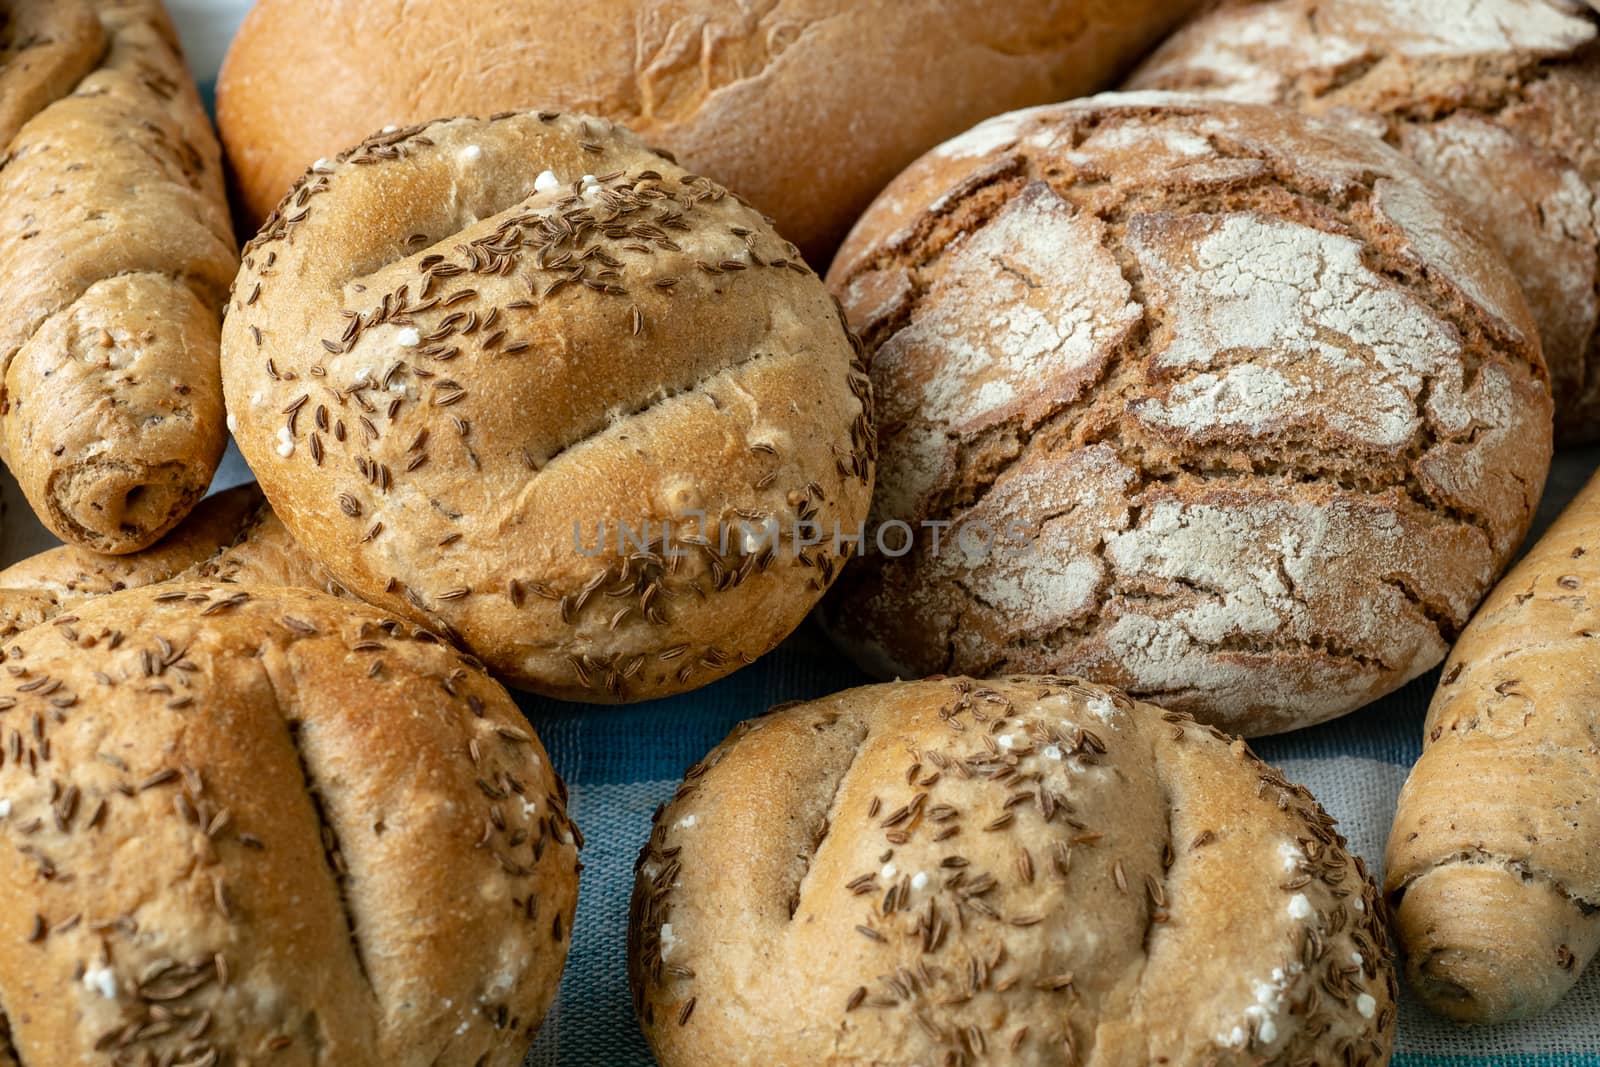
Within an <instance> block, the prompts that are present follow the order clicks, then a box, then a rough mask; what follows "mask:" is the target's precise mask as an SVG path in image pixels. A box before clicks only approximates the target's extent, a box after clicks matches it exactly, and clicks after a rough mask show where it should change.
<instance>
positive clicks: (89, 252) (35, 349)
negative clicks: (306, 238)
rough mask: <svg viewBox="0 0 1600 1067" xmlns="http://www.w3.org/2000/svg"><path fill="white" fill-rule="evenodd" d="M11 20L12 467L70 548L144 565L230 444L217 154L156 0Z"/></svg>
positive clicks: (3, 295) (42, 2) (1, 207)
mask: <svg viewBox="0 0 1600 1067" xmlns="http://www.w3.org/2000/svg"><path fill="white" fill-rule="evenodd" d="M12 8H13V14H12V15H11V18H10V20H9V21H8V22H7V23H6V24H5V25H4V27H3V29H0V32H3V33H4V35H5V36H4V38H3V40H4V42H5V52H6V54H5V55H4V59H5V60H6V62H5V65H4V73H3V74H0V99H3V101H4V103H3V104H0V134H4V135H5V136H6V141H5V145H4V148H5V154H4V157H3V158H4V160H5V166H4V170H3V171H0V370H3V373H4V381H3V386H0V389H3V392H0V458H4V460H5V462H6V463H7V464H8V465H9V466H10V467H11V470H12V473H13V474H15V475H16V478H17V482H18V484H19V485H20V486H21V487H22V491H23V493H24V494H25V495H26V496H27V498H28V502H29V504H31V505H32V507H33V510H34V511H35V512H37V513H38V515H39V518H40V520H41V521H43V522H44V524H45V525H46V526H47V527H49V528H50V530H51V531H52V532H53V533H55V534H56V536H58V537H60V538H61V539H62V540H63V541H67V542H69V543H72V544H76V545H80V546H82V547H84V548H89V549H93V550H95V551H98V552H105V553H113V554H122V553H127V552H133V551H137V550H139V549H142V548H145V547H147V546H149V545H151V544H153V543H154V542H155V541H156V540H158V539H159V538H160V537H161V536H162V535H163V534H165V533H166V532H167V531H168V530H170V529H172V528H173V527H174V526H175V525H177V523H178V522H179V521H180V520H181V519H182V518H183V517H184V515H186V514H187V513H188V512H189V510H190V509H191V508H192V507H193V506H194V504H195V503H196V502H198V501H199V500H200V498H201V497H202V496H203V495H204V494H205V491H206V488H207V487H208V486H209V485H210V483H211V476H212V474H213V473H214V472H215V470H216V466H217V462H218V461H219V460H220V458H221V456H222V448H223V445H224V444H225V442H226V438H227V434H226V430H225V428H224V426H223V409H222V387H221V378H220V371H219V368H218V362H217V347H218V337H219V333H220V325H219V320H220V309H221V307H222V304H223V301H224V300H225V299H226V294H227V289H228V285H229V283H230V282H231V280H232V277H233V273H234V271H235V269H236V268H237V266H238V257H237V255H236V253H235V248H234V243H233V236H232V230H231V224H230V220H229V217H228V208H227V201H226V197H225V194H224V190H223V181H222V171H221V161H220V151H219V149H218V147H217V142H216V138H215V136H214V134H213V133H212V131H211V128H210V125H209V124H208V122H207V120H206V116H205V112H204V110H203V109H202V107H201V104H200V100H199V97H198V95H197V94H196V92H195V90H194V88H193V85H192V83H191V81H190V79H189V75H188V73H187V71H186V70H185V68H184V64H183V59H182V57H181V55H180V53H179V51H178V46H177V42H176V37H175V35H174V33H173V31H172V26H171V23H170V22H169V21H168V20H167V16H166V13H165V12H164V11H163V10H162V8H161V5H160V3H159V2H157V0H95V2H94V3H90V2H88V0H31V2H25V3H21V4H17V5H12Z"/></svg>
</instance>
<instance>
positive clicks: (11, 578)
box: [0, 483, 342, 638]
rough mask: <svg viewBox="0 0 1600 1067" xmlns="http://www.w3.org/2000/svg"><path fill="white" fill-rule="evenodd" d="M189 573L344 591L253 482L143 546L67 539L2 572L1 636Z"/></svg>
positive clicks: (207, 501) (221, 495)
mask: <svg viewBox="0 0 1600 1067" xmlns="http://www.w3.org/2000/svg"><path fill="white" fill-rule="evenodd" d="M184 578H190V579H204V580H208V581H214V582H230V583H244V584H248V585H283V586H290V587H293V588H298V589H326V590H327V591H328V592H330V593H340V592H342V590H340V589H339V588H338V586H337V584H336V583H333V582H332V580H331V579H329V578H328V577H327V575H325V574H323V573H322V570H321V568H320V567H318V566H316V565H315V564H314V563H312V562H311V560H310V558H309V557H308V556H306V554H305V553H304V552H302V551H301V550H300V546H299V545H297V544H295V541H294V538H292V537H290V536H289V531H288V530H287V529H285V527H284V525H283V523H282V522H280V521H279V520H278V517H277V516H276V515H275V514H273V512H272V508H271V507H269V506H268V505H267V501H266V498H265V497H263V496H262V495H261V490H260V489H258V488H257V487H256V486H255V485H254V484H253V483H252V484H249V485H241V486H238V487H236V488H233V489H226V490H224V491H222V492H220V493H217V494H216V495H215V496H211V497H208V498H206V499H205V500H204V501H202V502H201V503H200V505H199V506H198V507H197V508H195V509H194V511H193V512H191V513H190V514H189V517H188V518H186V519H184V520H183V522H181V523H179V524H178V528H177V529H175V530H173V531H172V532H171V533H170V534H168V535H167V536H166V537H164V538H162V539H161V540H160V541H158V542H156V543H155V544H154V545H152V546H151V547H149V548H147V549H144V550H143V551H141V552H132V553H129V554H128V555H126V556H106V555H102V554H100V553H98V552H91V551H89V550H88V549H86V548H78V547H77V546H75V545H62V546H60V547H58V548H52V549H49V550H47V551H44V552H40V553H38V554H37V555H34V556H30V557H28V558H27V559H24V560H21V561H19V562H17V563H13V564H12V565H11V566H9V567H7V568H5V569H4V570H0V638H4V637H10V636H11V635H12V634H16V633H20V632H21V631H23V630H27V629H30V628H32V627H34V626H37V625H39V624H40V623H42V622H46V621H48V620H50V619H53V618H55V617H56V616H57V615H60V614H61V613H62V612H65V611H69V610H71V609H72V608H73V607H74V606H75V605H77V604H79V603H82V602H83V601H85V600H89V599H92V598H94V597H102V596H107V595H109V594H111V593H116V592H120V591H122V590H124V589H139V588H143V587H144V586H147V585H155V584H156V583H158V582H166V581H173V580H181V579H184Z"/></svg>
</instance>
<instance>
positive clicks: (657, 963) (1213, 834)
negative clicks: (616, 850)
mask: <svg viewBox="0 0 1600 1067" xmlns="http://www.w3.org/2000/svg"><path fill="white" fill-rule="evenodd" d="M629 937H630V942H629V952H628V958H629V966H630V970H631V975H632V979H633V987H634V997H635V1005H636V1007H637V1009H638V1013H639V1016H640V1021H641V1022H642V1024H643V1026H644V1031H645V1035H646V1036H647V1038H648V1039H649V1041H650V1045H651V1048H652V1049H653V1050H654V1052H655V1054H656V1057H657V1060H658V1061H659V1062H660V1064H661V1065H662V1067H706V1065H709V1064H716V1065H718V1067H803V1065H804V1067H809V1065H811V1064H827V1065H832V1067H847V1065H848V1067H865V1065H868V1064H870V1065H872V1067H913V1065H918V1064H920V1065H923V1067H927V1065H964V1067H976V1065H979V1064H1001V1063H1003V1064H1008V1065H1016V1067H1061V1065H1063V1064H1068V1065H1080V1064H1094V1065H1096V1067H1151V1065H1153V1064H1166V1065H1169V1067H1247V1065H1248V1067H1267V1065H1271V1067H1298V1065H1302V1064H1317V1065H1319V1067H1320V1065H1328V1067H1332V1065H1336V1064H1344V1065H1347V1067H1354V1065H1357V1064H1360V1065H1363V1067H1381V1065H1382V1064H1385V1063H1387V1062H1388V1061H1389V1052H1390V1049H1391V1048H1392V1046H1393V1042H1394V1023H1395V1008H1394V1003H1395V999H1394V998H1395V996H1396V992H1397V989H1396V983H1395V975H1394V970H1393V965H1392V960H1391V953H1390V949H1389V944H1388V937H1387V934H1386V932H1385V929H1384V921H1383V916H1382V912H1381V909H1380V908H1379V907H1378V897H1377V891H1376V888H1375V887H1374V885H1373V884H1372V880H1371V879H1370V878H1369V877H1368V876H1367V872H1366V869H1365V868H1364V867H1363V865H1362V863H1361V860H1360V859H1359V858H1357V857H1353V856H1352V855H1351V854H1350V853H1349V852H1348V851H1347V850H1346V848H1345V843H1344V840H1343V839H1342V838H1341V837H1340V836H1339V835H1338V834H1337V833H1335V832H1334V830H1333V820H1331V819H1329V818H1328V817H1327V815H1325V814H1324V813H1323V811H1322V809H1321V808H1319V807H1318V806H1317V803H1316V801H1315V800H1314V799H1313V798H1312V797H1311V796H1310V794H1308V793H1307V792H1306V791H1305V790H1304V789H1302V788H1299V787H1297V786H1292V785H1290V784H1288V783H1287V782H1285V781H1284V779H1283V777H1282V776H1281V775H1280V774H1279V773H1278V772H1277V771H1276V770H1275V769H1274V768H1272V767H1270V766H1267V765H1266V764H1264V763H1262V762H1261V761H1260V760H1258V759H1257V758H1256V757H1255V756H1254V755H1253V754H1252V753H1251V752H1250V749H1249V748H1248V747H1247V746H1246V745H1245V744H1244V742H1242V741H1230V739H1228V738H1227V737H1225V736H1223V735H1221V734H1219V733H1216V732H1214V731H1212V730H1208V729H1206V728H1204V727H1201V726H1199V725H1197V724H1195V723H1194V722H1193V721H1192V720H1191V719H1189V718H1188V716H1185V715H1181V714H1176V713H1172V712H1163V711H1162V710H1161V709H1160V708H1156V707H1152V706H1150V705H1148V704H1137V703H1134V702H1133V701H1130V700H1128V699H1127V698H1126V697H1125V696H1123V695H1122V694H1120V693H1116V692H1112V691H1108V690H1104V689H1101V688H1099V687H1097V686H1089V685H1084V684H1082V683H1080V682H1078V681H1076V680H1074V679H1069V678H1029V677H1011V678H1005V679H1001V680H997V681H994V682H988V683H985V682H972V681H969V680H966V679H942V680H928V681H922V682H907V683H898V684H892V685H879V686H871V687H868V688H864V689H854V690H851V691H849V692H845V693H840V694H838V695H836V696H831V697H825V698H823V699H821V700H815V701H811V702H809V703H805V704H801V705H798V706H790V707H788V708H787V709H778V710H775V711H774V713H773V714H771V715H768V716H767V717H765V718H762V719H757V720H755V721H753V722H749V723H745V724H744V725H742V726H740V727H739V728H738V729H736V730H735V731H734V732H733V734H732V735H731V736H730V737H729V738H728V739H727V740H726V741H724V742H723V743H722V744H721V745H719V746H718V747H717V748H716V749H715V750H714V751H713V752H712V753H711V754H710V755H709V756H708V757H707V758H706V759H705V761H704V762H702V763H699V764H697V765H695V766H694V767H692V768H691V769H690V770H689V773H688V775H687V776H686V778H685V781H684V783H683V785H682V786H681V787H680V788H679V790H678V793H677V796H676V797H674V798H673V800H672V802H671V803H670V804H668V805H666V807H665V808H664V809H663V810H661V811H658V812H657V815H656V819H655V825H654V827H653V829H652V831H651V835H650V841H649V844H648V845H647V846H646V847H645V849H644V852H643V855H642V856H641V857H640V862H639V869H638V876H637V881H636V883H635V888H634V894H633V904H632V909H631V914H630V921H629Z"/></svg>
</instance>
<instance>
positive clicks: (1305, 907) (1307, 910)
mask: <svg viewBox="0 0 1600 1067" xmlns="http://www.w3.org/2000/svg"><path fill="white" fill-rule="evenodd" d="M1313 914H1314V912H1313V910H1312V907H1311V901H1310V900H1308V899H1306V895H1305V894H1304V893H1296V894H1295V895H1294V896H1292V897H1290V898H1289V918H1291V919H1296V920H1301V919H1309V918H1311V916H1312V915H1313Z"/></svg>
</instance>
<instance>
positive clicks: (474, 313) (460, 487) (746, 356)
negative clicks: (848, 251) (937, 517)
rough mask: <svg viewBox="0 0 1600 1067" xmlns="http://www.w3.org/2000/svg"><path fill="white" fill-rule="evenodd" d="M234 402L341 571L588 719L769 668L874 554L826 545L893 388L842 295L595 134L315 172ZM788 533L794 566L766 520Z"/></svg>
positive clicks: (750, 218)
mask: <svg viewBox="0 0 1600 1067" xmlns="http://www.w3.org/2000/svg"><path fill="white" fill-rule="evenodd" d="M223 380H224V385H225V388H226V392H227V398H228V410H229V413H230V415H231V416H232V417H233V419H234V422H235V425H236V431H235V432H236V436H237V438H238V441H239V447H240V449H241V450H242V451H243V453H244V455H245V458H246V459H247V460H249V462H250V465H251V468H252V469H253V470H254V471H255V473H256V476H257V478H258V479H259V480H260V483H261V487H262V489H263V490H264V491H265V492H266V494H267V497H268V498H269V499H270V500H271V501H272V504H273V507H274V509H275V510H276V511H277V513H278V515H279V516H280V517H281V518H282V519H283V521H284V524H285V525H286V526H287V527H288V528H289V531H290V532H291V533H292V534H293V535H294V537H295V539H296V540H297V541H298V542H299V543H300V545H301V546H302V547H303V548H304V549H305V550H306V552H307V553H308V554H309V555H310V556H311V557H312V558H313V559H314V560H316V561H317V562H318V563H320V564H321V565H323V566H324V567H326V568H327V570H328V572H329V573H330V574H331V575H332V576H333V577H334V578H335V579H336V580H337V581H338V582H339V583H341V584H342V585H343V586H344V587H345V588H347V589H349V590H350V591H351V592H352V593H355V594H356V595H357V596H359V597H361V598H362V599H364V600H367V601H369V602H371V603H375V604H378V605H380V606H382V607H384V608H385V609H386V610H389V611H394V612H397V613H400V614H403V615H405V616H407V617H409V618H412V619H414V620H416V621H418V622H426V624H427V625H429V626H431V627H433V628H435V629H438V630H439V631H440V632H441V633H447V634H448V635H450V636H452V637H453V638H455V639H456V640H458V641H459V642H460V643H461V644H462V646H463V647H465V648H467V649H470V650H471V651H472V652H473V653H474V654H475V655H477V656H479V657H480V658H481V659H483V660H484V662H486V663H487V664H488V665H489V667H490V669H491V670H493V671H495V672H496V673H497V674H498V675H499V676H501V677H503V678H505V679H507V680H509V681H511V682H513V683H515V684H518V685H522V686H527V687H529V688H532V689H534V690H537V691H538V692H541V693H545V694H548V695H551V696H559V697H564V698H567V699H575V700H587V701H596V702H607V701H621V700H637V699H644V698H647V697H653V696H663V695H666V694H669V693H673V692H680V691H683V690H686V689H692V688H695V687H696V686H699V685H703V684H705V683H707V682H711V681H714V680H716V679H717V678H720V677H722V676H723V675H725V674H728V673H730V672H731V671H733V670H735V669H737V668H738V667H740V666H742V665H743V664H745V663H749V662H751V661H752V660H753V659H754V658H755V657H757V656H760V655H762V654H764V653H765V652H767V651H768V650H769V649H771V648H772V647H773V646H775V645H776V644H777V643H778V642H779V641H780V640H782V639H783V638H784V637H785V636H787V635H788V633H789V632H790V631H791V630H793V629H794V627H795V626H797V625H799V623H800V622H801V621H802V620H803V619H804V617H805V615H806V613H807V612H808V611H809V610H810V609H811V607H812V606H813V605H814V604H815V603H816V602H817V600H818V598H819V597H821V595H822V593H823V591H824V590H825V589H826V588H827V587H828V585H829V584H830V583H831V582H832V580H833V577H834V575H835V574H836V573H837V571H838V570H839V568H840V564H842V562H843V555H844V552H845V551H846V550H847V548H846V546H843V545H836V544H835V543H833V541H832V538H831V536H830V537H829V538H828V539H827V543H824V544H821V545H812V546H807V545H804V544H802V543H800V542H801V541H802V540H803V539H804V538H797V537H796V534H797V532H799V531H798V523H800V522H801V521H810V522H814V523H816V524H817V525H818V526H819V527H820V528H821V529H823V530H827V531H830V532H831V530H832V529H833V527H834V525H835V524H836V523H837V524H838V525H840V526H842V527H844V528H846V529H853V528H854V527H856V526H857V525H858V524H859V523H860V522H861V521H862V520H863V519H864V518H865V517H866V512H867V504H868V500H869V498H870V495H871V487H872V469H873V458H874V454H875V447H876V442H875V437H874V434H873V429H872V423H871V415H870V412H871V386H870V383H869V382H868V380H867V377H866V374H865V369H864V367H863V365H862V363H861V359H860V351H859V346H858V345H857V344H856V342H855V340H854V338H853V337H852V336H851V335H850V333H849V331H848V330H846V329H845V327H844V324H843V322H842V316H841V313H840V312H839V309H838V307H837V306H836V304H835V302H834V301H833V299H832V298H831V297H830V296H829V294H828V292H827V290H826V288H825V287H824V286H823V284H822V282H821V280H820V279H819V278H817V276H816V275H815V274H814V273H812V272H811V270H810V269H809V268H808V267H806V266H805V264H804V262H803V261H802V260H801V259H800V256H799V253H798V252H797V251H796V250H795V248H794V246H793V245H791V244H789V243H787V242H785V241H784V240H782V239H781V238H780V237H778V236H777V235H776V234H775V233H774V232H773V231H772V229H771V227H770V226H768V225H767V224H766V223H765V222H763V221H762V219H761V217H760V216H759V215H757V214H756V212H755V211H753V210H751V209H750V208H749V207H748V206H746V205H745V204H743V203H742V202H740V201H739V200H738V198H737V197H735V196H732V195H729V194H728V193H727V192H726V191H725V190H724V189H723V188H722V187H721V186H719V185H716V184H715V183H713V182H711V181H709V180H707V179H704V178H701V177H698V176H696V175H691V174H688V173H686V172H685V171H684V170H683V169H682V168H680V167H677V166H676V165H674V164H672V163H670V162H668V161H667V160H666V159H665V158H663V157H661V156H659V155H656V154H655V153H653V152H651V151H650V150H648V149H647V148H645V147H644V146H643V145H642V144H641V143H640V142H639V141H638V139H637V138H635V137H634V136H633V135H632V134H630V133H628V132H627V131H626V130H623V129H622V128H621V127H616V126H613V125H611V124H610V123H608V122H604V121H601V120H598V119H590V118H586V117H584V116H580V115H561V116H558V115H555V114H553V113H550V112H543V113H538V114H534V113H527V114H522V113H518V114H512V115H503V116H498V117H496V118H491V119H488V120H479V119H454V120H448V121H443V122H438V123H433V124H431V125H428V126H423V127H415V128H411V129H405V130H395V131H391V132H389V133H387V134H382V135H380V136H379V137H377V138H375V139H373V140H371V141H368V142H366V143H364V144H362V145H361V146H359V147H358V148H356V149H354V150H352V151H351V152H349V153H347V154H346V155H344V156H342V157H341V158H340V159H339V160H338V161H334V162H329V163H326V164H323V165H321V166H318V167H316V168H315V169H313V170H312V171H311V172H309V173H308V174H307V175H306V176H305V178H304V179H303V180H302V181H301V183H300V184H299V185H298V186H297V187H296V189H295V191H294V192H293V193H291V194H290V195H289V196H288V197H287V198H286V199H285V200H284V202H283V204H282V205H280V207H279V210H278V213H277V214H276V215H275V216H274V218H273V219H272V220H270V221H269V222H268V224H267V225H266V227H265V228H264V229H263V230H262V232H261V233H260V234H259V235H258V236H257V237H256V239H255V240H254V241H253V242H252V243H251V244H250V246H249V247H248V248H247V249H246V252H245V257H244V269H243V271H241V272H240V275H239V278H238V282H237V284H236V286H235V289H234V297H233V303H232V305H231V310H230V312H229V314H228V318H227V322H226V324H225V327H224V331H223ZM697 513H700V514H698V515H697ZM768 521H770V522H772V523H774V524H775V525H776V528H777V533H778V535H779V536H778V538H777V539H776V540H777V541H778V542H779V543H777V544H774V543H773V542H774V538H773V537H770V536H765V535H763V536H762V537H760V538H752V539H746V538H745V536H744V535H745V532H746V531H744V530H743V529H742V528H741V527H740V524H741V523H748V524H751V525H753V526H755V527H761V526H762V524H763V523H765V522H768ZM602 523H605V524H607V525H606V531H607V532H606V537H605V541H604V545H603V546H602V545H601V544H600V543H599V541H600V537H599V528H600V525H601V524H602ZM668 523H671V524H672V526H671V529H670V536H669V531H668V529H667V524H668ZM620 524H626V532H625V531H623V530H622V529H621V527H620ZM725 533H726V534H727V537H726V539H724V536H723V535H724V534H725Z"/></svg>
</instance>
